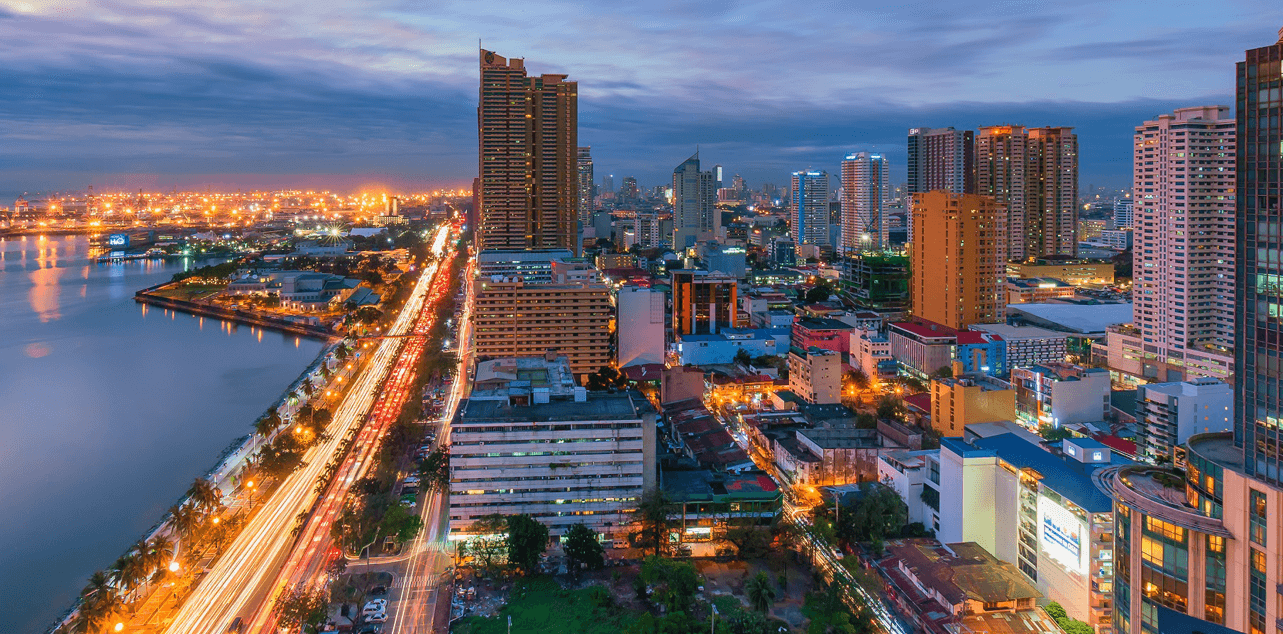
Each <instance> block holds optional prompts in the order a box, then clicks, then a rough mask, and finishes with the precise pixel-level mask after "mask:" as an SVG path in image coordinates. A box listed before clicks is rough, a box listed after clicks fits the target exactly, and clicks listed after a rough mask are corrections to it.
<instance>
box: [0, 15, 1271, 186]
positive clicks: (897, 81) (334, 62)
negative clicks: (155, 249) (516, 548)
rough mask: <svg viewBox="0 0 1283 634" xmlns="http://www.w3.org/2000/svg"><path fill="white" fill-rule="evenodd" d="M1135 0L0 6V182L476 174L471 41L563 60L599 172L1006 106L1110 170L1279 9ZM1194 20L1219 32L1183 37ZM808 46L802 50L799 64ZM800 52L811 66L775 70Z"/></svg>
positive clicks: (894, 146) (756, 173)
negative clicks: (1067, 1)
mask: <svg viewBox="0 0 1283 634" xmlns="http://www.w3.org/2000/svg"><path fill="white" fill-rule="evenodd" d="M1141 5H1142V3H1139V2H1132V3H1118V4H1110V5H1107V6H1104V7H1102V8H1101V10H1100V11H1096V12H1090V11H1082V12H1081V13H1079V12H1078V11H1077V10H1076V9H1075V10H1071V9H1069V8H1068V7H1044V6H1040V7H1016V8H1011V9H1009V10H1005V11H1003V12H1001V15H994V12H992V11H988V10H985V9H983V8H981V7H979V6H970V5H952V6H949V7H927V8H923V7H918V8H913V7H906V8H904V9H874V8H871V7H861V6H852V7H843V8H840V9H833V10H827V11H820V12H816V13H814V14H808V15H806V16H791V15H777V14H776V13H775V12H774V11H772V10H771V8H770V7H755V6H744V5H734V4H732V5H726V6H724V7H723V8H721V9H720V10H719V11H716V12H713V13H712V14H709V15H704V14H700V15H698V16H696V15H693V14H687V13H683V12H680V11H677V12H673V11H664V12H663V15H664V21H663V22H662V23H660V22H657V21H655V19H654V16H655V15H658V14H659V13H658V12H659V11H660V8H659V7H654V6H650V5H646V4H640V5H632V6H629V7H626V8H617V9H610V10H600V9H599V10H594V11H593V12H592V13H587V14H585V13H583V12H572V11H569V10H567V9H565V8H564V7H562V6H560V5H558V4H555V3H550V4H544V5H535V6H528V7H525V8H524V9H523V11H524V13H523V15H521V16H519V17H520V18H521V19H516V18H517V17H518V16H504V15H473V14H472V12H475V11H485V10H486V9H484V8H481V9H478V8H476V7H471V6H469V8H468V10H467V11H468V14H467V15H465V14H464V13H463V10H462V9H457V8H456V7H455V6H452V5H445V6H443V7H439V8H437V9H436V10H434V12H433V14H431V15H425V14H418V13H412V12H407V11H403V10H400V9H398V8H397V7H395V6H392V5H380V4H374V5H371V6H369V7H366V8H364V10H362V11H361V12H359V13H357V12H356V11H355V10H350V9H344V8H335V7H330V8H324V7H323V8H319V9H317V10H315V11H291V10H290V8H289V7H288V6H285V5H278V6H279V8H274V9H272V10H267V9H255V8H252V7H246V6H244V5H229V6H222V7H218V8H217V9H216V10H214V8H211V7H207V6H204V5H200V4H194V5H188V6H187V7H177V8H174V7H166V8H164V9H159V8H145V7H143V6H141V5H140V6H133V5H130V4H127V3H126V4H118V5H113V6H112V7H97V6H95V7H93V10H92V11H80V12H78V11H75V10H74V7H72V8H71V10H65V9H66V7H65V6H64V5H59V6H58V7H57V8H55V7H53V6H52V5H49V4H46V3H43V2H31V3H22V4H13V5H11V6H7V7H6V8H4V9H3V10H0V33H3V34H4V36H5V40H6V41H7V42H10V54H9V55H8V57H9V58H10V64H9V69H10V73H8V76H7V78H6V79H7V81H6V82H5V85H6V88H8V90H7V91H6V92H7V94H8V95H9V99H8V100H7V102H6V106H7V108H8V110H9V114H10V116H9V117H7V118H6V122H7V128H8V129H7V130H6V131H5V132H4V134H5V135H6V137H7V139H8V140H9V142H8V143H7V144H6V147H5V149H4V150H0V181H3V182H4V183H5V184H6V186H5V187H0V189H5V190H8V191H18V192H20V191H45V190H64V191H68V190H78V189H83V188H84V187H85V186H86V185H89V184H94V185H96V186H97V187H98V188H107V189H112V188H115V189H137V188H140V187H141V188H144V189H152V190H154V189H169V188H171V187H179V188H185V187H201V188H204V187H205V186H212V187H221V188H250V187H278V186H302V187H313V186H326V187H329V188H332V189H354V188H359V187H361V186H363V185H372V184H379V185H384V186H387V187H390V188H392V189H418V188H422V187H431V186H454V187H462V186H466V185H467V184H468V182H469V181H470V175H469V174H466V173H464V172H466V168H465V167H464V166H467V165H470V164H472V162H473V161H474V160H475V154H473V152H475V150H474V149H473V148H475V140H474V137H473V132H472V130H471V125H470V124H471V120H472V114H473V113H472V108H471V99H472V95H471V92H472V87H473V86H474V85H475V84H474V83H473V82H475V81H476V77H475V72H476V71H475V62H473V61H472V60H475V57H474V56H475V54H476V48H477V43H478V42H477V40H478V37H480V38H481V39H482V42H481V44H482V45H484V46H486V47H487V48H496V49H499V50H501V51H505V52H507V53H508V54H509V55H511V56H514V57H522V56H524V57H526V58H529V59H531V60H535V62H534V64H533V71H534V72H537V73H566V74H569V75H571V76H572V77H574V78H576V79H577V80H578V81H579V82H580V83H581V84H582V86H583V88H582V90H583V94H582V95H581V102H582V106H581V110H582V113H581V130H582V132H581V138H580V143H582V144H583V145H591V146H594V148H595V151H594V160H595V162H596V163H598V165H599V171H600V172H601V173H614V174H632V175H636V176H637V177H638V178H639V180H640V181H641V182H642V183H646V184H654V183H663V182H665V181H666V180H667V179H666V178H665V175H666V172H668V171H669V169H671V168H670V167H665V166H671V165H672V164H673V162H674V161H676V160H680V159H681V157H683V156H686V155H688V154H689V150H688V149H687V148H689V147H690V145H692V144H693V143H692V142H698V143H699V144H700V147H701V149H702V150H703V151H704V153H705V158H706V160H707V161H708V162H709V163H720V164H722V165H725V166H726V170H727V172H728V173H732V174H734V173H739V174H742V175H744V176H745V178H746V179H747V180H748V181H749V182H751V183H754V184H757V183H761V182H773V183H776V184H784V183H786V182H787V181H786V179H787V175H788V174H789V173H791V172H792V171H795V170H797V169H799V168H802V167H806V166H810V167H814V168H815V169H825V170H826V171H830V173H835V172H836V171H837V169H836V167H837V165H838V163H839V162H840V160H841V158H842V157H843V156H845V155H846V154H848V153H851V152H858V151H873V152H882V153H885V154H887V155H888V156H889V158H890V162H891V165H892V166H893V171H892V179H893V180H894V181H896V182H901V181H903V180H904V178H905V171H904V170H905V168H904V165H905V160H904V159H905V156H904V153H905V131H906V130H907V129H909V128H911V127H924V126H931V127H944V126H954V127H956V128H958V129H960V130H962V129H975V128H977V127H978V126H981V125H994V124H1002V123H1011V124H1018V125H1026V126H1031V127H1033V126H1042V125H1065V126H1074V127H1075V129H1076V132H1077V133H1078V134H1079V135H1080V138H1081V142H1080V144H1081V148H1082V175H1081V178H1082V182H1083V183H1084V184H1093V183H1094V184H1100V185H1112V186H1123V185H1125V184H1126V182H1127V180H1128V164H1129V159H1130V132H1131V128H1132V127H1133V126H1134V124H1135V121H1140V120H1146V119H1149V118H1152V117H1153V116H1155V115H1156V114H1158V113H1161V112H1169V111H1171V110H1172V109H1174V108H1176V107H1183V106H1188V105H1197V104H1226V105H1228V104H1229V103H1230V101H1231V100H1230V97H1231V95H1232V86H1231V85H1229V84H1228V82H1226V81H1225V80H1224V77H1223V76H1222V75H1221V73H1220V72H1219V65H1220V64H1221V63H1223V60H1224V59H1227V58H1232V57H1233V56H1234V54H1235V53H1234V47H1235V46H1236V44H1235V43H1236V42H1241V41H1258V40H1260V39H1262V38H1266V37H1268V36H1269V35H1271V34H1272V32H1273V29H1272V28H1270V27H1269V26H1268V25H1269V24H1272V23H1273V22H1274V21H1273V20H1270V19H1262V18H1266V17H1267V16H1268V17H1273V16H1270V11H1269V9H1270V7H1269V5H1268V4H1267V3H1265V2H1242V3H1236V4H1233V5H1231V6H1230V7H1229V8H1228V9H1227V10H1225V11H1223V12H1222V13H1221V14H1219V15H1218V19H1217V21H1216V22H1214V23H1211V24H1208V23H1207V20H1206V16H1205V15H1202V14H1201V13H1198V12H1197V10H1196V9H1195V8H1193V7H1189V8H1184V7H1176V8H1173V9H1172V10H1170V11H1166V12H1164V13H1163V14H1161V15H1150V14H1146V13H1144V12H1143V6H1141ZM460 6H461V5H460ZM67 16H93V17H67ZM1142 17H1143V18H1144V22H1143V25H1142V24H1141V22H1140V21H1139V19H1140V18H1142ZM528 20H538V21H542V23H546V24H548V25H549V26H550V27H556V28H562V29H574V30H576V32H579V33H581V34H582V35H581V37H578V38H576V39H575V44H574V45H573V46H569V45H564V44H560V43H559V41H554V40H550V39H545V38H541V37H539V36H537V35H531V34H530V33H528V32H526V30H525V29H524V28H523V26H522V25H523V24H524V23H525V22H526V21H528ZM334 24H344V25H349V26H345V27H344V28H343V29H338V28H336V27H334V26H333V25H334ZM350 25H355V27H352V26H350ZM844 25H846V26H847V27H850V28H843V26H844ZM1138 26H1139V27H1140V28H1138ZM853 29H854V31H853ZM852 32H855V33H857V34H862V35H861V36H860V37H854V38H851V37H850V35H851V33H852ZM799 33H805V34H808V35H809V37H806V38H796V37H795V35H796V34H799ZM1195 35H1197V36H1198V38H1199V40H1200V41H1204V42H1208V43H1209V44H1207V45H1206V46H1203V47H1199V48H1197V49H1192V48H1189V47H1184V46H1181V45H1180V42H1182V41H1185V40H1187V39H1188V38H1190V37H1193V36H1195ZM851 41H857V42H861V43H860V44H859V45H858V46H859V48H860V50H859V51H855V52H856V53H859V54H851V53H852V52H851V51H849V50H848V48H849V42H851ZM619 42H627V43H628V44H627V45H624V46H620V45H619ZM752 42H756V43H757V45H749V43H752ZM798 42H805V43H804V44H800V43H798ZM839 52H841V53H842V54H841V55H839V54H838V53H839ZM802 56H805V57H807V58H809V59H814V60H816V61H815V62H813V63H810V64H803V65H799V64H796V63H795V60H796V59H798V58H799V57H802ZM690 59H695V60H697V63H693V64H692V63H689V60H690ZM852 60H858V61H852ZM784 69H794V70H791V71H790V73H782V72H780V71H782V70H784ZM796 73H802V74H804V75H805V77H806V78H809V79H811V80H813V81H810V82H808V85H812V86H815V87H816V88H815V89H814V90H811V91H808V93H807V94H806V95H801V96H799V95H797V94H794V93H793V92H792V91H787V90H785V88H786V81H787V80H786V79H785V77H786V76H796ZM928 86H929V87H930V89H924V88H925V87H928ZM639 148H640V151H638V149H639ZM282 166H285V167H282Z"/></svg>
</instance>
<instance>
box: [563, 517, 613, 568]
mask: <svg viewBox="0 0 1283 634" xmlns="http://www.w3.org/2000/svg"><path fill="white" fill-rule="evenodd" d="M562 550H564V551H565V552H566V558H567V559H569V560H570V562H571V564H572V565H573V568H574V569H575V570H578V569H579V564H584V565H585V566H587V567H588V568H589V569H590V570H596V569H598V568H601V567H602V565H603V564H604V563H605V562H606V550H605V548H603V547H602V545H601V540H599V539H598V538H597V531H594V530H593V529H591V528H588V527H587V526H586V525H584V524H583V523H582V522H580V523H579V524H575V525H574V526H571V527H570V529H569V530H567V531H566V537H565V540H564V543H563V545H562Z"/></svg>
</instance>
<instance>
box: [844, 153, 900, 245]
mask: <svg viewBox="0 0 1283 634" xmlns="http://www.w3.org/2000/svg"><path fill="white" fill-rule="evenodd" d="M894 194H895V186H894V185H892V184H891V168H890V166H888V165H887V159H886V156H885V155H882V154H873V153H871V152H859V153H856V154H850V155H847V157H846V158H845V159H844V160H843V161H842V201H841V202H842V233H841V244H840V245H839V249H838V251H839V252H840V253H843V254H846V253H855V252H859V251H883V250H885V249H886V248H887V247H888V246H889V244H888V243H889V242H890V230H891V222H890V219H889V218H888V217H887V215H888V213H889V212H890V207H891V198H892V196H893V195H894Z"/></svg>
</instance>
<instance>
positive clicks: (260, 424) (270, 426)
mask: <svg viewBox="0 0 1283 634" xmlns="http://www.w3.org/2000/svg"><path fill="white" fill-rule="evenodd" d="M280 426H281V415H280V414H278V413H276V410H275V409H273V410H272V411H271V412H269V413H268V414H267V415H266V416H264V417H262V418H260V419H258V420H257V421H255V422H254V432H255V433H257V434H258V435H259V436H262V437H264V438H267V437H268V436H271V435H272V432H274V431H276V430H277V429H279V428H280Z"/></svg>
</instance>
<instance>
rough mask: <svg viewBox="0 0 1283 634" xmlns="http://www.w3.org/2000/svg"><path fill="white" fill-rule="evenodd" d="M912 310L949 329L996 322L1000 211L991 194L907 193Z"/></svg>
mask: <svg viewBox="0 0 1283 634" xmlns="http://www.w3.org/2000/svg"><path fill="white" fill-rule="evenodd" d="M910 222H911V223H912V224H913V226H912V229H911V231H912V234H911V235H913V243H912V245H911V248H910V251H911V253H910V262H911V269H912V272H913V278H912V281H911V286H912V296H913V314H914V316H916V317H921V318H923V319H927V320H929V321H933V322H936V323H939V324H943V325H945V326H948V327H950V328H957V329H962V328H966V327H967V326H969V325H971V324H993V323H1002V322H1003V321H1005V318H1006V309H1007V303H1006V299H1005V297H1004V295H1003V284H1004V282H1005V281H1006V264H1005V263H1006V253H1007V250H1006V249H1007V245H1006V240H1007V226H1006V214H1005V212H1004V210H1003V209H1002V207H1001V206H999V205H998V204H997V203H995V202H994V200H993V198H990V197H988V196H980V195H976V194H951V193H949V192H946V191H933V192H926V193H920V194H914V195H913V210H912V212H911V213H910Z"/></svg>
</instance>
